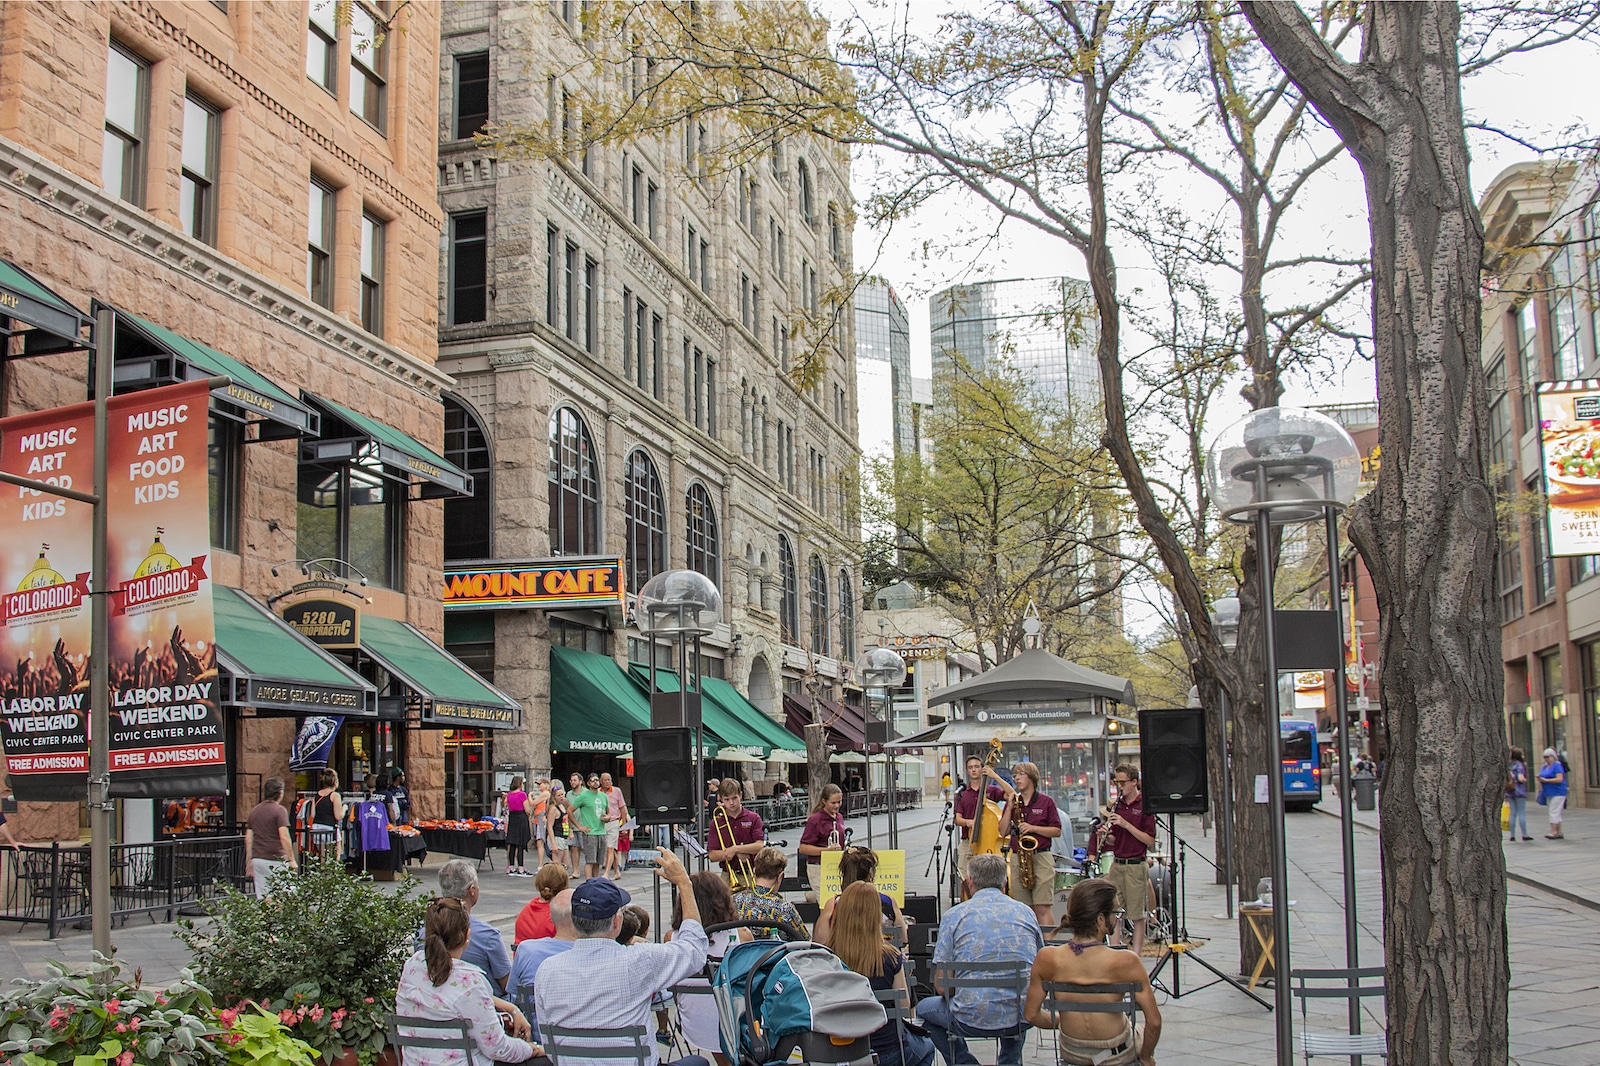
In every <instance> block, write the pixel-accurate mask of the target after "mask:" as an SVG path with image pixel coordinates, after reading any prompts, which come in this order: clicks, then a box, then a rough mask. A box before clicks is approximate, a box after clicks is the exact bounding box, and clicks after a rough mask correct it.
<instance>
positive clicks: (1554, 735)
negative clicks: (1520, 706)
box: [1539, 648, 1567, 754]
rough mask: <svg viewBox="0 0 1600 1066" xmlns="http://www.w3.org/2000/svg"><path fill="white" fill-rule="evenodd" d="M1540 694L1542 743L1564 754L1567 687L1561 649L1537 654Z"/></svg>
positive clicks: (1565, 745)
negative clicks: (1542, 712)
mask: <svg viewBox="0 0 1600 1066" xmlns="http://www.w3.org/2000/svg"><path fill="white" fill-rule="evenodd" d="M1539 680H1540V683H1541V684H1540V689H1541V692H1540V695H1541V696H1542V697H1543V702H1544V743H1545V746H1546V747H1549V748H1554V749H1556V751H1558V752H1560V753H1562V754H1565V753H1566V750H1567V689H1566V676H1565V675H1564V674H1563V673H1562V670H1561V649H1560V648H1554V649H1552V650H1550V651H1547V652H1541V653H1540V654H1539Z"/></svg>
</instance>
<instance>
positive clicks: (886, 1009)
mask: <svg viewBox="0 0 1600 1066" xmlns="http://www.w3.org/2000/svg"><path fill="white" fill-rule="evenodd" d="M872 998H874V999H876V1000H877V1001H878V1005H879V1006H881V1007H882V1008H883V1013H884V1015H885V1017H887V1019H888V1020H889V1022H890V1023H894V1022H900V1023H902V1024H900V1025H896V1026H895V1027H894V1035H895V1039H896V1040H898V1041H899V1042H900V1061H901V1062H904V1061H905V1060H906V1031H905V1027H904V1024H903V1023H905V1022H908V1021H912V1020H913V1010H914V1004H913V1002H912V999H911V994H910V993H909V992H903V991H901V990H900V989H898V988H876V989H873V991H872Z"/></svg>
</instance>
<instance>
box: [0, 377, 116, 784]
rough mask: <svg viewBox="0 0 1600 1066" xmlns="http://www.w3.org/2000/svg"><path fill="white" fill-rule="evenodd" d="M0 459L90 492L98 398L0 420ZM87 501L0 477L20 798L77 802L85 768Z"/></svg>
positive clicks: (9, 691) (7, 721) (14, 776)
mask: <svg viewBox="0 0 1600 1066" xmlns="http://www.w3.org/2000/svg"><path fill="white" fill-rule="evenodd" d="M0 469H4V470H5V471H6V472H7V473H12V474H20V475H22V476H23V477H27V478H32V479H33V480H35V481H45V482H49V483H50V484H52V485H60V486H61V487H62V488H69V489H76V490H78V491H79V492H93V491H94V404H92V403H79V404H73V405H72V406H70V407H58V408H55V409H54V410H50V411H40V412H37V413H34V414H26V415H17V416H15V417H13V418H7V419H0ZM92 522H93V515H92V513H91V508H90V507H89V505H88V504H85V503H76V502H74V501H72V500H65V499H62V498H61V497H59V496H50V495H47V494H45V493H42V492H38V491H35V490H33V489H24V488H19V487H17V486H15V485H0V532H3V534H4V536H3V537H0V626H3V627H4V634H3V638H0V641H3V644H4V649H3V650H0V712H3V713H0V741H3V742H4V745H5V756H6V770H7V771H8V772H9V773H10V774H11V786H12V788H13V790H14V791H15V794H16V797H17V799H19V800H30V801H64V802H77V801H79V800H82V799H83V798H84V789H85V787H86V786H87V783H88V778H89V643H90V640H91V638H92V633H91V628H90V624H89V613H90V611H89V603H90V598H89V580H90V579H89V571H90V567H91V565H92V563H93V560H94V538H93V525H92Z"/></svg>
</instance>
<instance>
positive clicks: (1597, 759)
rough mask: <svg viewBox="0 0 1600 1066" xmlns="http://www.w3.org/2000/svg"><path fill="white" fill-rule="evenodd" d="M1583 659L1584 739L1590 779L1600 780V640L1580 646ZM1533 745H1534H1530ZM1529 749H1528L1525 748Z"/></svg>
mask: <svg viewBox="0 0 1600 1066" xmlns="http://www.w3.org/2000/svg"><path fill="white" fill-rule="evenodd" d="M1578 654H1579V655H1580V656H1581V657H1582V660H1583V707H1582V708H1581V710H1580V713H1581V714H1582V716H1583V739H1584V755H1585V762H1586V764H1587V766H1588V770H1589V773H1588V778H1589V780H1590V781H1600V641H1596V642H1594V643H1591V644H1584V645H1582V646H1581V647H1579V648H1578ZM1529 747H1532V745H1529ZM1523 750H1525V751H1526V750H1527V749H1523Z"/></svg>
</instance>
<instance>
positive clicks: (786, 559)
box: [778, 533, 800, 644]
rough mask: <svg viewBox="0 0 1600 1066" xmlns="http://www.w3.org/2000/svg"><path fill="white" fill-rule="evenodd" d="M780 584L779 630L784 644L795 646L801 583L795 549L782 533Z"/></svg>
mask: <svg viewBox="0 0 1600 1066" xmlns="http://www.w3.org/2000/svg"><path fill="white" fill-rule="evenodd" d="M778 583H779V585H780V586H781V587H782V589H783V594H782V599H781V600H780V601H779V604H778V629H779V631H780V633H781V634H782V637H783V642H784V643H785V644H793V643H794V642H795V634H796V633H798V632H799V630H800V581H799V579H798V577H797V576H796V575H795V571H794V549H793V548H791V547H790V546H789V538H788V537H786V536H784V535H783V534H782V533H779V534H778Z"/></svg>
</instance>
